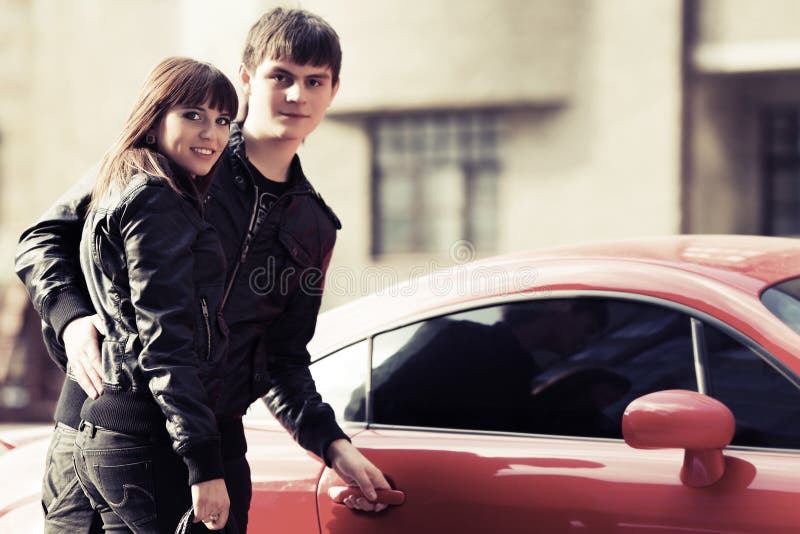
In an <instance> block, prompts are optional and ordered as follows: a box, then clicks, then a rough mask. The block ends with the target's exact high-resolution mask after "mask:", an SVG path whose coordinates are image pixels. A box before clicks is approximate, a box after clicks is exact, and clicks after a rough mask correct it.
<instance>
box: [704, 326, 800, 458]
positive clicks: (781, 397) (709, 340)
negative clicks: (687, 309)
mask: <svg viewBox="0 0 800 534" xmlns="http://www.w3.org/2000/svg"><path fill="white" fill-rule="evenodd" d="M704 331H705V345H706V353H707V355H708V365H707V369H708V373H709V386H710V387H709V394H710V395H712V396H713V397H715V398H716V399H718V400H719V401H721V402H722V403H724V404H725V405H726V406H727V407H728V408H730V410H731V411H732V412H733V415H734V417H735V418H736V434H735V435H734V438H733V444H734V445H743V446H753V447H778V448H792V449H797V448H800V427H798V425H797V421H799V420H800V390H798V388H797V387H796V386H795V385H794V384H792V382H790V381H789V380H788V379H787V378H786V377H785V376H783V375H782V374H781V373H780V372H779V371H777V370H776V369H775V368H774V367H772V366H771V365H770V364H769V363H767V362H766V361H765V360H763V359H762V358H761V357H759V356H758V355H757V354H756V353H755V352H753V351H752V350H750V349H749V348H747V347H746V346H744V345H742V344H741V343H739V342H738V341H736V340H735V339H733V338H731V337H730V336H728V335H726V334H724V333H722V332H720V331H719V330H717V329H715V328H712V327H710V326H705V328H704Z"/></svg>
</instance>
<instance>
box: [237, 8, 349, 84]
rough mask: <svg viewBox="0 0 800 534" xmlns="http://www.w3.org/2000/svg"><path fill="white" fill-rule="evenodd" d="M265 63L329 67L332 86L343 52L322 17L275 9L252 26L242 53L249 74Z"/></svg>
mask: <svg viewBox="0 0 800 534" xmlns="http://www.w3.org/2000/svg"><path fill="white" fill-rule="evenodd" d="M265 59H270V60H273V61H291V62H292V63H296V64H298V65H313V66H315V67H330V69H331V78H332V82H333V83H334V84H335V83H337V82H338V81H339V70H340V69H341V66H342V48H341V45H340V44H339V36H338V35H337V34H336V31H335V30H334V29H333V28H332V27H331V25H330V24H328V23H327V22H326V21H325V20H324V19H323V18H322V17H320V16H318V15H315V14H313V13H310V12H308V11H305V10H303V9H286V8H281V7H277V8H275V9H271V10H270V11H267V12H266V13H264V14H263V15H262V16H261V18H260V19H258V20H257V21H256V23H255V24H253V27H252V28H250V31H249V32H248V34H247V41H246V42H245V47H244V52H243V53H242V63H244V65H245V67H247V69H248V70H250V71H254V70H255V69H256V68H257V67H258V66H259V65H260V64H261V63H262V62H263V61H264V60H265Z"/></svg>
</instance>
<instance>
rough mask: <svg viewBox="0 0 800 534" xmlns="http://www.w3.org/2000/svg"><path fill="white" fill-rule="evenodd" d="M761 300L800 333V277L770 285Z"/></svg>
mask: <svg viewBox="0 0 800 534" xmlns="http://www.w3.org/2000/svg"><path fill="white" fill-rule="evenodd" d="M761 302H763V303H764V306H766V307H767V309H768V310H769V311H771V312H772V313H774V314H775V315H776V316H777V317H778V319H780V320H781V321H783V322H784V323H786V324H787V325H789V327H790V328H791V329H792V330H794V331H795V332H797V333H798V334H800V277H797V278H792V279H790V280H786V281H785V282H781V283H780V284H775V285H774V286H772V287H770V288H769V289H767V290H766V291H764V292H763V293H762V294H761Z"/></svg>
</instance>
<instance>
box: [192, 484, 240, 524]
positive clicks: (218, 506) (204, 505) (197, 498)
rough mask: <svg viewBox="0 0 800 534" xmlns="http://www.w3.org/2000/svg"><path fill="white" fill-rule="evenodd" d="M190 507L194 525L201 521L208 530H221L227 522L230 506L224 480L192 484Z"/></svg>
mask: <svg viewBox="0 0 800 534" xmlns="http://www.w3.org/2000/svg"><path fill="white" fill-rule="evenodd" d="M192 506H193V507H194V522H195V523H199V522H200V521H202V522H203V524H204V525H205V526H206V528H207V529H208V530H222V528H224V527H225V523H227V522H228V509H229V508H230V506H231V500H230V498H229V497H228V489H227V488H226V487H225V480H224V479H221V478H215V479H214V480H207V481H205V482H198V483H197V484H193V485H192Z"/></svg>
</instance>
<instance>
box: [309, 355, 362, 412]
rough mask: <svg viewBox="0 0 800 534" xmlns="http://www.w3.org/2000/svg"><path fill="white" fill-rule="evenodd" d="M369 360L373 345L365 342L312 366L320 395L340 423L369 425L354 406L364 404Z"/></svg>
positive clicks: (313, 376)
mask: <svg viewBox="0 0 800 534" xmlns="http://www.w3.org/2000/svg"><path fill="white" fill-rule="evenodd" d="M368 358H369V344H368V343H367V341H366V340H365V341H361V342H358V343H356V344H355V345H350V346H349V347H346V348H343V349H341V350H338V351H336V352H334V353H332V354H329V355H327V356H325V357H323V358H321V359H319V360H317V361H315V362H314V363H313V364H311V367H310V369H311V376H312V378H313V379H314V383H315V384H316V386H317V391H318V392H319V394H320V395H321V396H322V400H323V401H325V402H327V403H328V404H330V405H331V407H332V408H333V411H334V413H335V414H336V420H337V421H338V422H339V423H343V422H363V421H365V419H364V414H363V410H362V411H361V412H357V411H356V410H355V409H353V406H356V407H358V406H362V405H363V403H364V395H365V391H366V390H365V383H366V377H367V372H368V365H369V364H368Z"/></svg>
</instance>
